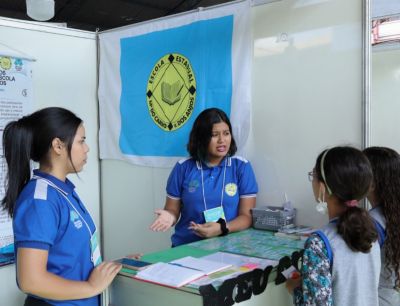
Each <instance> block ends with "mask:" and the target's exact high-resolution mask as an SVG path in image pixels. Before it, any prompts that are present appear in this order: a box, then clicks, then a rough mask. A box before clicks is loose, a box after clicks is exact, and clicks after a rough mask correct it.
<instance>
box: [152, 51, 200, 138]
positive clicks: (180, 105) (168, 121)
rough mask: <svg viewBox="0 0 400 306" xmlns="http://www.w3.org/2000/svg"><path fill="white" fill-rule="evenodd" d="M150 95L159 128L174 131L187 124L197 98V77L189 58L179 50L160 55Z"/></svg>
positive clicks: (153, 113) (154, 119) (153, 74)
mask: <svg viewBox="0 0 400 306" xmlns="http://www.w3.org/2000/svg"><path fill="white" fill-rule="evenodd" d="M146 98H147V106H148V109H149V112H150V116H151V118H152V120H153V121H154V123H155V124H156V125H157V126H158V127H159V128H161V129H162V130H164V131H174V130H177V129H179V128H180V127H182V126H183V125H185V124H186V123H187V122H188V119H189V118H190V116H191V115H192V113H193V109H194V104H195V101H196V79H195V75H194V72H193V69H192V65H191V64H190V61H189V60H188V58H186V57H185V56H184V55H182V54H178V53H170V54H166V55H164V56H163V57H162V58H160V59H159V60H158V61H157V63H156V64H155V65H154V67H153V69H152V70H151V73H150V76H149V79H148V82H147V92H146Z"/></svg>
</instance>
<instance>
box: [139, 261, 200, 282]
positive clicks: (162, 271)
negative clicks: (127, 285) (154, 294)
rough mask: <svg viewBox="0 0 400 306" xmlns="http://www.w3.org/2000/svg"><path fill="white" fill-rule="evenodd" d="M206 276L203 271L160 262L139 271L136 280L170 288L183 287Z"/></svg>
mask: <svg viewBox="0 0 400 306" xmlns="http://www.w3.org/2000/svg"><path fill="white" fill-rule="evenodd" d="M204 275H205V273H204V272H203V271H199V270H194V269H189V268H186V267H182V266H178V265H175V264H171V263H164V262H158V263H155V264H153V265H151V266H148V267H147V268H146V269H145V270H141V271H139V272H138V273H137V274H136V276H135V278H138V279H141V280H145V281H148V282H152V283H156V284H161V285H165V286H170V287H182V286H184V285H186V284H188V283H190V282H191V281H194V280H196V279H198V278H200V277H202V276H204Z"/></svg>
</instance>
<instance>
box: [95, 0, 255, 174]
mask: <svg viewBox="0 0 400 306" xmlns="http://www.w3.org/2000/svg"><path fill="white" fill-rule="evenodd" d="M246 42H247V46H245V47H244V46H243V43H246ZM250 44H251V41H250V35H249V3H248V2H242V3H239V4H233V5H226V6H224V7H218V8H214V9H208V10H206V11H197V12H192V13H188V14H185V15H181V16H177V17H172V18H168V19H165V20H156V21H152V22H148V23H145V24H139V25H136V26H135V25H133V26H129V27H124V28H121V29H119V30H113V31H109V32H105V33H101V34H100V78H99V103H100V134H99V138H100V157H101V158H103V159H104V158H111V159H123V160H127V161H130V162H132V163H135V164H139V165H147V166H160V167H164V166H171V165H173V164H174V163H175V162H176V160H177V159H179V158H181V157H184V156H187V151H186V144H187V141H188V137H189V133H190V130H191V128H192V125H193V121H194V120H195V119H196V117H197V115H198V114H199V113H200V112H201V111H203V110H204V109H206V108H209V107H218V108H221V109H223V110H224V111H225V112H226V113H227V114H228V116H230V117H231V120H232V125H233V129H234V131H233V132H234V136H235V139H236V140H237V143H238V146H239V148H240V146H241V145H243V144H244V142H245V141H246V138H247V135H248V128H249V117H250V115H249V114H250V90H251V86H250V64H251V54H250V50H251V48H250V46H251V45H250Z"/></svg>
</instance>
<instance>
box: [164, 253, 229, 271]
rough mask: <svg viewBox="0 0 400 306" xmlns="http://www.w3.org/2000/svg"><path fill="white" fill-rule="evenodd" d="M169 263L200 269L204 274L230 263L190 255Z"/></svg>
mask: <svg viewBox="0 0 400 306" xmlns="http://www.w3.org/2000/svg"><path fill="white" fill-rule="evenodd" d="M171 264H175V265H179V266H182V267H186V268H191V269H195V270H200V271H202V272H204V274H206V275H209V274H211V273H215V272H218V271H221V270H224V269H226V268H229V267H231V266H232V265H231V264H229V263H224V262H218V261H213V260H208V259H204V258H195V257H192V256H187V257H183V258H181V259H177V260H174V261H171Z"/></svg>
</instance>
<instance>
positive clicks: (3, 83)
mask: <svg viewBox="0 0 400 306" xmlns="http://www.w3.org/2000/svg"><path fill="white" fill-rule="evenodd" d="M31 110H32V69H31V61H29V60H26V59H20V58H14V57H10V56H2V55H1V52H0V139H3V131H4V127H5V126H6V125H7V123H8V122H9V121H12V120H16V119H18V118H20V117H22V116H24V115H25V114H27V113H29V112H31ZM0 152H1V153H0V154H1V159H0V166H1V171H0V198H1V199H3V197H4V182H5V178H6V175H7V165H6V161H5V159H4V155H3V144H2V141H0ZM13 262H14V237H13V231H12V221H11V219H10V217H9V216H8V213H7V212H6V211H5V210H3V209H2V208H0V266H3V265H6V264H10V263H13Z"/></svg>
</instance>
